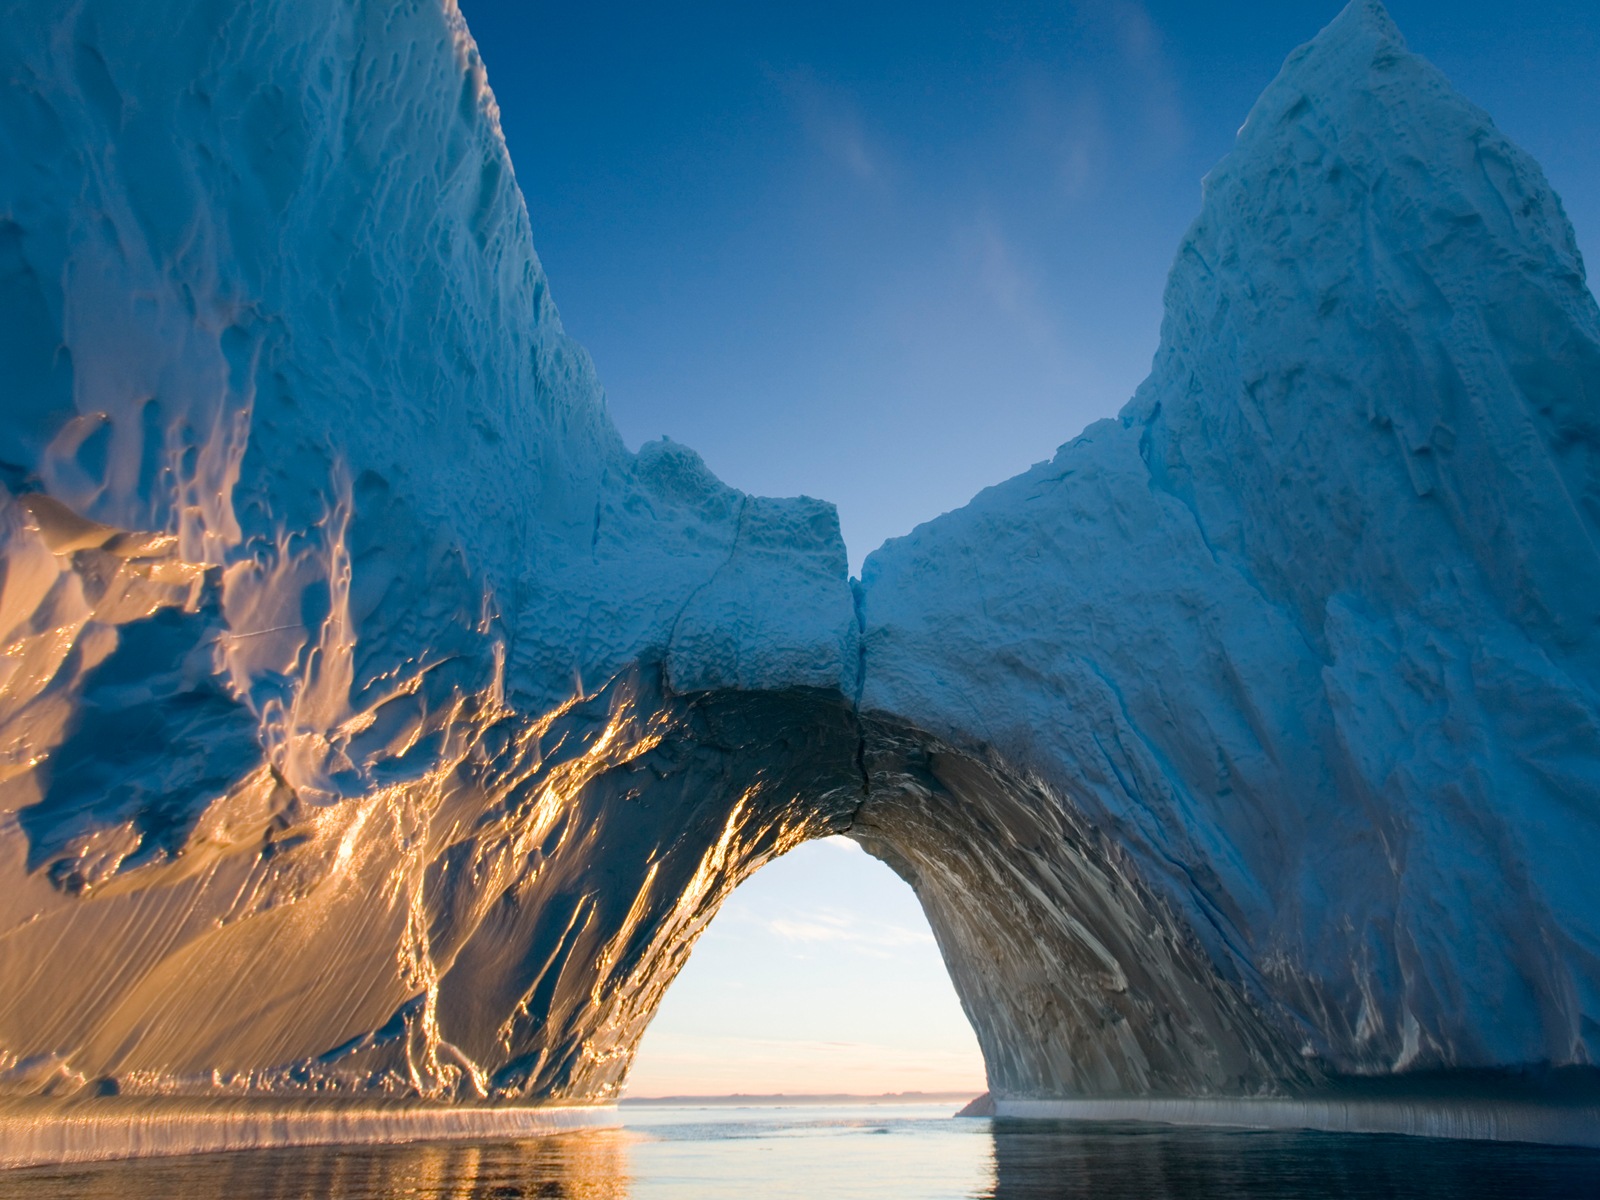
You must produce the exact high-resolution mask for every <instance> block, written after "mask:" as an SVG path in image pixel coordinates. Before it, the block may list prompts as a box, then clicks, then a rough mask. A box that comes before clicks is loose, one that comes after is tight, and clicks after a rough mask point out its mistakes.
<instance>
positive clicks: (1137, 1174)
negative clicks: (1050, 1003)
mask: <svg viewBox="0 0 1600 1200" xmlns="http://www.w3.org/2000/svg"><path fill="white" fill-rule="evenodd" d="M625 1119H626V1127H625V1128H620V1129H609V1130H594V1131H588V1132H584V1133H576V1134H570V1135H563V1136H560V1137H554V1138H547V1139H543V1140H541V1141H538V1142H496V1143H489V1144H468V1143H434V1144H415V1145H409V1146H329V1147H313V1148H309V1149H296V1150H265V1151H250V1152H245V1153H240V1154H233V1155H199V1156H191V1157H184V1158H167V1159H145V1160H137V1161H133V1162H121V1163H105V1164H97V1165H91V1166H78V1167H52V1168H43V1169H34V1170H27V1171H19V1172H14V1173H12V1174H10V1175H8V1176H7V1177H6V1181H5V1182H6V1185H7V1190H6V1192H5V1195H6V1196H7V1197H8V1198H14V1200H63V1198H65V1197H69V1196H70V1197H73V1198H74V1200H212V1198H213V1197H217V1196H226V1197H228V1200H312V1198H315V1200H400V1198H401V1197H405V1198H407V1200H488V1198H489V1197H494V1198H496V1200H512V1198H517V1200H521V1198H524V1197H536V1196H561V1197H570V1198H573V1200H621V1198H628V1200H690V1198H694V1200H724V1198H726V1200H733V1198H735V1197H738V1198H740V1200H744V1198H746V1197H751V1196H762V1197H779V1198H787V1197H796V1198H798V1197H807V1198H814V1197H829V1198H830V1200H857V1198H861V1200H866V1198H867V1197H873V1198H878V1197H888V1196H892V1197H895V1198H896V1200H936V1198H939V1200H944V1198H970V1200H1080V1198H1081V1200H1091V1198H1092V1200H1135V1198H1137V1200H1234V1198H1236V1197H1239V1196H1250V1197H1260V1198H1282V1200H1290V1198H1294V1200H1324V1198H1327V1200H1332V1198H1334V1197H1344V1198H1350V1200H1366V1198H1373V1200H1376V1198H1377V1197H1420V1198H1426V1200H1433V1198H1435V1197H1437V1198H1439V1200H1444V1198H1446V1197H1448V1198H1450V1200H1479V1198H1482V1200H1489V1198H1491V1197H1492V1198H1495V1200H1500V1198H1502V1197H1511V1196H1515V1197H1591V1196H1594V1195H1600V1154H1597V1153H1595V1152H1591V1151H1581V1150H1568V1149H1561V1148H1552V1147H1540V1146H1523V1145H1514V1144H1505V1143H1483V1142H1449V1141H1418V1140H1416V1139H1410V1138H1389V1137H1355V1136H1349V1135H1337V1134H1316V1133H1254V1132H1248V1131H1227V1130H1203V1129H1172V1128H1164V1127H1160V1126H1127V1125H1123V1126H1118V1125H1096V1124H1083V1123H1078V1124H1066V1123H1062V1124H1056V1123H1051V1122H1027V1123H1008V1122H991V1121H987V1120H955V1119H952V1118H951V1117H950V1116H949V1110H948V1108H941V1107H939V1106H935V1105H891V1104H881V1105H855V1106H848V1107H823V1106H817V1107H804V1106H789V1107H761V1106H748V1107H742V1108H733V1107H699V1108H696V1107H691V1106H680V1107H661V1108H645V1109H635V1110H633V1111H632V1112H631V1113H627V1114H626V1117H625Z"/></svg>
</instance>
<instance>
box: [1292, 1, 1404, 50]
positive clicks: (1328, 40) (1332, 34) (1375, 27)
mask: <svg viewBox="0 0 1600 1200" xmlns="http://www.w3.org/2000/svg"><path fill="white" fill-rule="evenodd" d="M1356 39H1359V40H1362V41H1371V40H1374V39H1376V40H1379V41H1385V42H1392V43H1394V44H1395V45H1396V46H1397V47H1399V48H1400V49H1404V48H1405V44H1406V43H1405V38H1404V37H1403V36H1402V35H1401V33H1400V27H1399V26H1398V25H1396V24H1395V23H1394V18H1393V17H1391V16H1390V15H1389V10H1388V9H1387V8H1385V7H1384V5H1383V2H1382V0H1350V3H1349V4H1347V5H1345V6H1344V8H1343V9H1341V10H1340V12H1339V15H1338V16H1336V17H1335V18H1334V19H1333V20H1332V21H1329V22H1328V24H1327V26H1326V27H1325V28H1324V29H1323V31H1322V32H1321V33H1319V34H1318V35H1317V36H1316V37H1315V38H1314V39H1312V41H1311V43H1310V44H1311V45H1313V46H1319V45H1320V46H1326V45H1331V44H1337V43H1341V42H1347V41H1351V40H1356Z"/></svg>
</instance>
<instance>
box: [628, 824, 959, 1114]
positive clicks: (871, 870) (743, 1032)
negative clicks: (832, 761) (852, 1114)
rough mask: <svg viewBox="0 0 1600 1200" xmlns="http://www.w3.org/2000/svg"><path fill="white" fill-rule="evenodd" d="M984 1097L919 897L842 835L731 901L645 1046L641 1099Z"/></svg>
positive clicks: (777, 867)
mask: <svg viewBox="0 0 1600 1200" xmlns="http://www.w3.org/2000/svg"><path fill="white" fill-rule="evenodd" d="M985 1086H986V1085H985V1080H984V1069H983V1059H982V1055H981V1052H980V1051H979V1049H978V1044H977V1041H976V1038H975V1036H974V1034H973V1031H972V1026H971V1023H970V1022H969V1020H968V1018H967V1016H966V1014H965V1013H964V1012H963V1011H962V1009H961V1005H960V1001H959V1000H958V998H957V996H956V993H955V990H954V987H953V985H952V984H951V981H950V976H949V973H948V970H947V969H946V966H945V964H944V961H943V959H942V957H941V956H940V953H939V950H938V947H937V944H936V943H935V940H934V936H933V933H932V930H931V929H930V928H929V926H928V922H927V918H926V916H925V915H924V914H923V912H922V908H921V905H920V904H919V903H918V901H917V899H916V896H915V894H914V893H913V892H912V891H911V889H910V888H909V886H908V885H907V884H906V883H905V882H904V881H903V880H901V879H900V878H899V877H898V876H896V875H895V874H894V873H893V872H892V871H891V870H890V869H889V868H888V867H887V866H885V865H884V864H883V863H881V862H880V861H878V860H876V859H874V858H872V857H871V856H869V855H867V854H865V853H863V852H862V850H861V848H860V846H859V845H858V844H857V843H856V842H854V841H852V840H851V839H849V838H848V837H845V836H840V835H833V836H829V837H824V838H819V839H816V840H813V841H809V842H806V843H804V844H803V845H800V846H797V847H795V848H794V849H792V850H790V851H789V852H788V853H787V854H785V855H783V856H782V857H781V858H778V859H776V860H774V861H772V862H770V863H768V864H767V865H766V866H764V867H762V868H761V869H760V870H758V871H757V872H756V873H755V874H754V875H752V876H751V877H750V878H748V879H747V880H746V881H745V882H744V883H742V884H741V885H740V886H739V887H738V888H737V889H736V890H735V891H734V893H733V894H732V895H731V896H730V897H729V898H728V899H727V900H726V901H725V902H724V904H723V906H722V908H721V909H720V911H719V912H718V914H717V917H716V919H715V920H714V921H713V922H712V923H711V924H710V925H709V926H708V928H707V930H706V932H705V933H704V935H703V936H702V937H701V938H700V940H699V941H698V942H697V943H696V944H695V948H694V951H693V955H692V957H691V958H690V960H689V962H688V964H687V965H686V966H685V968H684V969H683V971H682V972H681V973H680V974H679V976H678V978H677V979H676V980H675V981H674V982H673V984H672V986H671V987H670V988H669V989H668V991H667V993H666V995H665V997H664V999H663V1001H662V1004H661V1007H660V1008H659V1009H658V1010H657V1012H656V1015H655V1017H654V1019H653V1020H652V1022H651V1024H650V1027H649V1029H648V1030H647V1031H646V1033H645V1036H644V1038H643V1039H642V1041H641V1042H640V1045H639V1049H638V1051H637V1053H636V1054H635V1056H634V1061H633V1065H632V1067H631V1069H630V1071H629V1076H628V1083H627V1095H628V1097H629V1098H631V1099H636V1100H637V1099H662V1098H667V1097H688V1096H693V1097H713V1096H715V1097H722V1096H733V1095H739V1096H747V1097H748V1096H761V1097H778V1096H783V1097H787V1098H797V1097H819V1096H828V1097H843V1096H888V1095H896V1096H899V1095H906V1094H908V1093H918V1094H921V1095H923V1096H928V1097H935V1096H936V1097H938V1098H940V1099H947V1098H954V1097H957V1096H961V1097H966V1098H970V1097H971V1096H974V1095H977V1094H978V1093H980V1092H982V1091H983V1090H984V1088H985Z"/></svg>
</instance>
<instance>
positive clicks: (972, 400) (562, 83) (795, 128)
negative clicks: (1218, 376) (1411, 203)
mask: <svg viewBox="0 0 1600 1200" xmlns="http://www.w3.org/2000/svg"><path fill="white" fill-rule="evenodd" d="M462 3H463V8H464V11H465V13H466V15H467V19H468V21H469V23H470V24H471V26H472V28H473V30H474V32H475V34H476V35H477V37H478V40H479V42H480V44H481V46H482V50H483V54H484V58H485V60H486V62H487V64H488V69H489V78H490V81H491V83H492V85H493V86H494V89H495V91H496V94H497V95H498V96H499V99H500V103H501V109H502V113H503V120H504V125H505V130H506V137H507V140H508V141H509V143H510V146H511V151H512V155H513V159H514V161H515V163H516V166H517V176H518V179H519V181H520V182H521V185H522V188H523V191H524V193H525V194H526V196H527V199H528V207H529V211H530V213H531V215H532V219H533V229H534V238H535V241H536V243H537V245H538V248H539V252H540V254H541V256H542V258H543V260H544V263H545V266H546V269H547V271H548V273H549V275H550V279H551V284H552V288H553V292H554V295H555V298H556V302H557V304H558V305H559V307H560V309H561V312H562V315H563V319H564V320H565V322H566V324H567V327H568V329H569V330H570V331H571V332H572V333H573V334H574V335H575V336H576V337H577V338H578V340H579V341H581V342H582V343H583V344H584V345H585V346H586V347H588V349H589V351H590V352H591V353H592V354H593V355H594V358H595V361H596V363H597V365H598V367H599V371H600V376H601V379H602V380H603V381H604V383H605V385H606V388H607V392H608V398H609V403H610V406H611V411H612V414H613V416H614V417H615V419H616V421H617V424H618V426H619V427H620V428H621V430H622V433H623V436H624V437H625V438H626V439H627V440H628V441H629V442H630V444H634V445H637V444H638V443H639V442H641V441H643V440H645V439H648V438H653V437H657V436H660V435H662V434H667V435H670V436H671V437H673V438H675V439H677V440H679V441H683V442H686V443H688V444H689V445H692V446H694V447H695V448H696V449H697V450H699V451H700V452H701V454H703V455H704V456H705V458H706V460H707V462H708V463H709V464H710V465H711V467H712V468H713V469H714V470H715V471H716V472H717V473H718V474H719V475H721V476H722V477H723V478H724V479H726V480H728V481H729V482H730V483H733V484H735V485H736V486H738V487H741V488H745V489H747V490H749V491H753V492H758V493H764V494H768V495H794V494H797V493H805V494H810V495H815V496H821V497H823V498H825V499H828V500H832V501H834V502H835V503H836V504H838V505H839V509H840V514H841V520H842V522H843V526H844V532H845V538H846V541H847V542H848V544H849V547H850V551H851V559H852V563H853V565H855V566H856V567H857V568H858V567H859V563H860V560H861V558H862V557H863V556H864V555H865V554H866V553H867V552H868V551H870V550H871V549H873V548H874V547H876V546H877V545H878V544H879V543H880V542H882V541H883V540H884V539H885V538H886V537H890V536H894V535H897V534H901V533H905V532H907V531H908V530H909V529H910V528H911V527H912V526H913V525H915V524H916V523H918V522H919V521H923V520H927V519H929V518H931V517H933V516H936V515H937V514H938V513H940V512H943V511H945V510H947V509H950V508H953V507H957V506H959V505H961V504H962V503H964V502H965V501H966V500H967V499H969V498H970V497H971V496H972V495H973V494H974V493H975V492H976V491H977V490H979V489H980V488H982V487H984V486H987V485H988V484H991V483H995V482H998V481H999V480H1000V479H1003V478H1005V477H1007V476H1009V475H1012V474H1015V473H1016V472H1018V471H1021V470H1023V469H1025V468H1026V467H1028V466H1029V465H1030V464H1031V463H1033V462H1036V461H1038V460H1039V459H1042V458H1047V457H1049V456H1050V455H1051V454H1052V453H1053V452H1054V450H1055V447H1056V446H1057V445H1059V444H1060V443H1062V442H1064V441H1066V440H1067V439H1068V438H1070V437H1071V436H1073V435H1074V434H1076V433H1077V432H1078V431H1079V430H1080V429H1081V428H1082V427H1083V426H1084V425H1085V424H1086V423H1087V422H1088V421H1090V420H1093V419H1095V418H1097V417H1100V416H1105V415H1109V414H1111V413H1114V412H1115V411H1116V410H1117V409H1118V408H1120V407H1121V405H1122V403H1123V402H1124V401H1125V400H1126V399H1127V398H1128V396H1129V395H1131V393H1132V391H1133V389H1134V387H1135V386H1136V385H1137V384H1138V382H1139V381H1140V380H1141V379H1142V378H1143V376H1144V374H1145V373H1146V371H1147V369H1148V366H1149V362H1150V357H1151V355H1152V353H1153V352H1154V350H1155V346H1156V337H1157V331H1158V328H1159V322H1160V315H1161V292H1162V285H1163V281H1164V278H1165V275H1166V271H1167V268H1168V266H1169V265H1170V263H1171V261H1172V257H1173V253H1174V251H1175V250H1176V247H1177V244H1178V240H1179V238H1180V237H1181V235H1182V233H1183V230H1184V228H1185V227H1186V226H1187V225H1188V223H1189V221H1190V220H1191V219H1192V218H1193V217H1194V215H1195V212H1196V210H1197V207H1198V204H1199V195H1200V186H1199V183H1200V178H1201V176H1202V175H1204V173H1205V172H1206V171H1207V170H1208V169H1209V168H1210V167H1211V165H1212V164H1213V163H1215V162H1216V160H1217V159H1218V158H1220V157H1221V156H1222V155H1223V154H1224V153H1225V152H1226V151H1227V149H1228V147H1229V145H1230V143H1231V141H1232V138H1233V134H1234V131H1235V130H1236V129H1237V128H1238V126H1239V125H1240V124H1241V122H1242V121H1243V119H1244V116H1245V114H1246V112H1247V111H1248V110H1249V107H1250V105H1251V103H1252V102H1253V101H1254V99H1255V97H1256V95H1257V94H1258V93H1259V92H1260V90H1261V89H1262V88H1263V87H1264V86H1265V84H1266V83H1267V82H1268V81H1269V80H1270V79H1271V78H1272V76H1273V75H1274V74H1275V73H1276V71H1277V69H1278V66H1279V64H1280V63H1281V62H1282V60H1283V58H1284V57H1285V55H1286V54H1287V53H1288V52H1289V50H1291V49H1292V48H1293V47H1294V46H1295V45H1297V44H1299V43H1300V42H1302V41H1305V40H1306V39H1308V38H1309V37H1311V36H1312V35H1314V34H1315V33H1316V31H1317V30H1318V29H1319V28H1320V27H1321V26H1322V25H1323V24H1324V23H1325V22H1326V21H1327V20H1328V19H1329V18H1331V17H1332V15H1333V14H1334V13H1335V12H1336V11H1337V9H1338V8H1339V5H1338V4H1337V3H1336V2H1332V0H1327V2H1324V0H1317V2H1312V3H1287V4H1286V3H1282V2H1281V0H1280V2H1277V3H1261V2H1252V3H1246V2H1243V0H1213V2H1211V3H1207V4H1203V5H1197V4H1193V3H1189V2H1182V3H1178V2H1160V3H1158V2H1155V0H1150V2H1148V3H1140V2H1139V0H1080V2H1078V3H1073V2H1070V0H1057V2H1054V3H1035V2H1031V0H1019V2H1016V3H1009V4H996V3H977V2H975V3H967V4H949V3H945V4H940V3H937V2H931V3H918V4H903V3H879V4H871V3H868V4H861V3H849V4H844V3H836V2H835V0H807V2H806V3H803V4H800V3H764V4H759V5H754V4H746V3H697V2H695V0H689V2H687V3H684V4H679V5H642V4H620V3H611V2H607V0H588V2H586V3H584V4H571V3H563V4H554V3H546V2H543V0H535V2H531V3H530V2H528V0H462ZM1391 11H1392V12H1393V13H1394V16H1395V18H1396V20H1397V21H1398V22H1399V23H1400V25H1401V27H1402V29H1403V30H1405V32H1406V34H1407V37H1408V38H1409V39H1410V41H1411V44H1412V46H1413V47H1414V48H1416V49H1418V50H1420V51H1421V52H1423V53H1424V54H1426V55H1428V56H1429V57H1430V58H1432V59H1433V60H1434V61H1435V62H1436V63H1438V64H1439V65H1441V66H1442V67H1443V68H1444V69H1445V70H1446V72H1447V73H1448V74H1449V75H1450V76H1451V77H1452V78H1453V79H1454V80H1455V82H1456V83H1457V85H1458V86H1459V87H1460V88H1462V90H1463V91H1464V92H1466V94H1467V95H1468V96H1469V97H1471V98H1472V99H1474V100H1475V101H1477V102H1478V103H1479V104H1481V105H1483V106H1484V107H1486V108H1487V109H1488V110H1489V111H1490V112H1491V113H1492V114H1493V115H1494V116H1495V118H1496V120H1497V121H1498V122H1499V124H1500V125H1501V126H1502V127H1503V128H1504V129H1506V130H1507V131H1508V132H1509V133H1510V134H1511V135H1512V136H1513V137H1514V138H1516V139H1517V140H1518V141H1520V142H1521V143H1522V144H1523V145H1524V146H1525V147H1527V148H1528V149H1530V150H1531V151H1532V152H1533V153H1534V154H1535V156H1536V157H1537V158H1539V160H1540V161H1541V162H1542V163H1543V164H1544V165H1545V168H1546V170H1547V172H1548V173H1549V175H1550V176H1551V179H1552V181H1553V182H1554V183H1555V186H1556V188H1557V190H1558V191H1559V192H1560V193H1561V194H1562V196H1563V198H1564V199H1565V201H1566V203H1567V207H1568V211H1569V213H1570V214H1571V215H1572V217H1573V219H1574V222H1575V224H1576V225H1577V227H1578V231H1579V235H1580V240H1581V242H1582V244H1583V245H1584V247H1585V249H1586V250H1588V251H1589V257H1590V258H1591V259H1593V258H1594V257H1595V255H1596V253H1597V250H1596V247H1597V245H1600V242H1597V238H1600V100H1597V97H1600V85H1597V83H1596V79H1597V78H1600V4H1595V3H1594V2H1593V0H1582V2H1579V0H1550V2H1543V3H1540V2H1536V0H1535V2H1529V3H1523V4H1518V5H1508V4H1505V3H1503V2H1501V3H1495V4H1488V3H1479V2H1476V0H1452V2H1450V3H1441V2H1439V0H1395V2H1394V3H1393V4H1392V5H1391Z"/></svg>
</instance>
